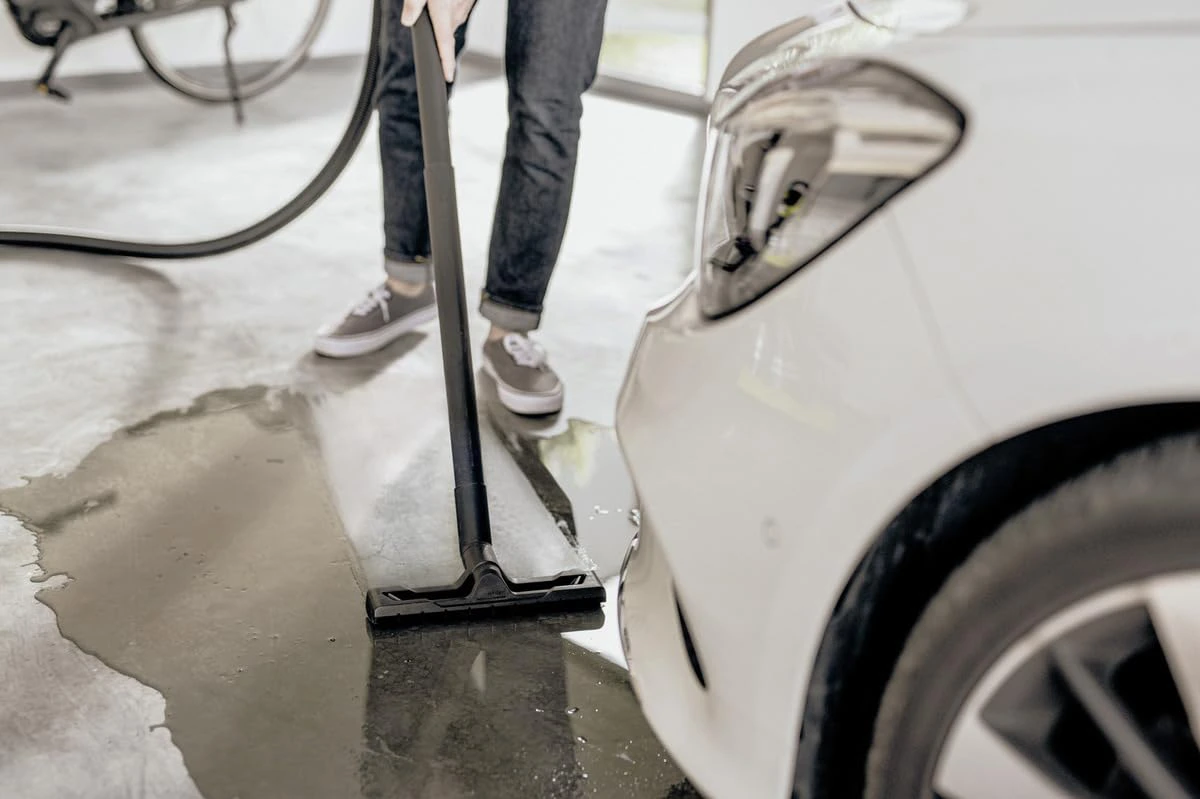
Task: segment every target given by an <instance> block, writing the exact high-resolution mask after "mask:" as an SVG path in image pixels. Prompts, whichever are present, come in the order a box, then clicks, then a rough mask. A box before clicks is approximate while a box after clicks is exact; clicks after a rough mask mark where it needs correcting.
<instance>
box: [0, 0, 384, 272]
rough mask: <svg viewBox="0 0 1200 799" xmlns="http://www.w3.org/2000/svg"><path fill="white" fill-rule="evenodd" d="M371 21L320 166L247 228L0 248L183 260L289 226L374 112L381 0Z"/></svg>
mask: <svg viewBox="0 0 1200 799" xmlns="http://www.w3.org/2000/svg"><path fill="white" fill-rule="evenodd" d="M374 5H375V8H374V11H373V12H372V20H371V42H370V46H369V47H368V49H367V64H366V68H365V72H364V73H363V81H362V88H361V89H360V90H359V94H358V100H357V101H355V104H354V113H353V114H352V115H351V117H350V124H349V125H347V127H346V132H345V133H343V134H342V138H341V141H339V142H338V145H337V147H336V148H335V149H334V151H333V155H331V156H330V157H329V160H328V161H326V162H325V166H323V167H321V171H320V172H318V173H317V175H316V177H314V178H313V179H312V180H311V181H310V182H309V184H308V185H307V186H305V187H304V189H302V190H301V192H300V193H299V194H297V195H296V196H295V197H294V198H293V199H292V200H290V201H289V202H288V203H287V204H286V205H284V206H283V207H282V208H280V209H279V210H278V211H276V212H275V213H273V214H271V215H270V216H268V217H267V218H266V219H263V220H261V221H259V222H256V223H255V224H253V225H251V226H250V227H247V228H244V229H242V230H239V231H237V232H235V233H230V234H228V235H226V236H221V237H220V238H216V239H208V240H207V241H190V242H183V243H179V244H156V243H151V242H139V241H119V240H117V239H106V238H101V237H98V236H80V235H77V234H72V233H52V232H50V231H45V230H0V246H10V247H28V248H34V249H42V250H64V251H68V252H81V253H88V254H91V255H114V256H121V257H125V258H150V259H154V260H183V259H187V258H206V257H209V256H213V255H222V254H224V253H227V252H232V251H233V250H239V249H241V248H242V247H246V246H249V245H251V244H254V243H256V242H259V241H262V240H263V239H265V238H266V237H267V236H270V235H271V234H272V233H275V232H277V231H279V230H280V229H281V228H283V227H285V226H287V225H289V224H291V223H292V222H293V221H295V219H296V218H297V217H299V216H300V215H301V214H302V213H304V212H305V211H307V210H308V209H309V208H310V207H311V206H312V205H313V203H315V202H316V201H317V200H319V199H321V197H322V195H324V194H325V192H327V191H329V188H330V187H331V186H332V185H333V184H334V182H335V181H336V180H337V179H338V177H339V176H340V175H341V174H342V172H343V171H345V169H346V166H347V165H348V164H349V163H350V159H351V158H352V157H353V156H354V153H355V151H356V150H357V149H358V145H359V144H360V143H361V142H362V138H363V135H364V134H365V133H366V132H367V127H368V126H369V125H370V122H371V114H372V112H373V111H374V110H375V90H376V88H377V86H378V82H379V54H380V47H381V43H380V39H381V34H382V25H383V11H382V0H375V4H374Z"/></svg>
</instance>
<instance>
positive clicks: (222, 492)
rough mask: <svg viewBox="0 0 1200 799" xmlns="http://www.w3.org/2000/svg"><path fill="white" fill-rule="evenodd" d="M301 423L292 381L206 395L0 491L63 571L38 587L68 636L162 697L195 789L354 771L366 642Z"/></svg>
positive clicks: (280, 790)
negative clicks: (51, 471) (55, 582)
mask: <svg viewBox="0 0 1200 799" xmlns="http://www.w3.org/2000/svg"><path fill="white" fill-rule="evenodd" d="M305 418H306V406H305V403H304V401H303V400H302V399H301V398H299V397H296V396H294V395H291V394H287V393H283V392H278V393H274V392H269V391H267V390H265V389H261V388H255V389H246V390H239V391H227V392H218V393H215V394H210V395H208V396H206V397H204V398H202V399H200V400H198V401H197V402H196V403H195V404H194V405H193V406H192V407H190V408H188V409H186V410H184V411H181V412H172V413H165V414H160V415H158V416H155V417H153V418H151V419H149V420H147V421H145V422H143V423H141V424H138V425H136V426H134V427H131V428H129V429H127V430H125V431H124V432H122V433H120V434H118V435H117V436H115V437H114V438H113V439H111V440H110V441H109V442H107V443H105V444H103V445H101V446H100V447H98V448H97V449H96V450H95V451H93V452H92V453H91V454H90V455H89V456H88V457H87V458H85V459H84V461H83V462H82V463H81V464H80V465H79V467H78V468H77V469H76V470H75V471H74V472H72V473H71V474H69V475H67V476H66V477H63V478H61V479H60V478H56V477H44V478H39V479H36V480H34V481H32V482H31V483H30V484H28V485H26V486H24V487H21V488H17V489H13V490H9V491H5V492H0V508H2V509H4V510H5V511H7V512H10V513H12V514H13V515H15V516H17V517H18V518H21V519H23V520H25V521H26V523H27V526H29V527H31V528H32V529H35V530H36V531H37V533H38V545H39V549H40V553H41V557H40V563H41V566H42V569H43V571H44V573H45V574H46V575H56V574H64V575H67V576H68V577H69V578H70V579H69V582H67V583H66V584H65V585H64V586H63V587H61V588H58V589H53V590H44V591H42V592H41V593H40V594H39V599H41V600H42V601H43V602H45V603H46V604H47V605H49V606H50V607H51V608H53V609H54V611H55V613H56V614H57V616H58V623H59V627H60V629H61V631H62V633H63V635H64V636H66V637H67V638H69V639H70V640H72V641H74V642H75V643H76V644H77V645H78V646H79V647H80V648H81V649H83V650H84V651H86V652H89V653H91V654H94V655H95V656H96V657H98V658H100V659H101V660H103V661H104V662H105V663H106V664H108V665H109V666H111V667H112V668H114V669H116V670H117V671H120V672H122V673H124V674H128V675H130V676H132V677H134V678H136V679H138V680H139V681H141V682H143V683H145V684H147V685H150V686H152V687H153V688H155V689H157V690H158V691H160V692H161V693H162V694H163V695H164V696H165V697H166V700H167V706H166V724H167V726H168V727H169V729H170V730H171V733H172V736H173V738H174V740H175V742H176V744H177V745H178V746H179V747H180V749H181V750H182V752H183V754H184V759H185V762H186V764H187V767H188V769H189V771H190V772H191V774H192V777H193V779H194V780H195V782H196V784H197V785H198V786H199V788H200V790H201V791H202V792H203V793H204V794H205V796H208V797H233V796H239V795H240V796H265V795H284V796H348V795H351V793H352V787H353V786H355V785H357V782H358V779H357V767H358V750H359V743H360V740H361V729H362V723H363V718H364V709H363V708H364V693H365V692H364V684H365V682H366V675H367V671H368V669H369V666H370V658H371V646H370V639H369V637H368V636H367V633H366V630H365V629H364V626H363V604H362V594H361V592H360V589H359V586H358V584H357V582H356V580H355V576H354V571H353V566H352V564H353V558H352V555H351V553H350V551H349V549H348V547H347V545H346V543H345V540H344V538H343V537H342V534H341V526H340V522H339V520H338V517H337V514H336V513H334V511H333V509H332V505H331V503H330V500H329V497H328V492H327V490H326V487H325V482H324V479H323V477H322V474H321V470H320V466H319V464H318V463H316V462H315V455H314V451H313V448H312V447H311V446H310V443H309V442H308V441H307V440H306V434H305V432H304V430H305Z"/></svg>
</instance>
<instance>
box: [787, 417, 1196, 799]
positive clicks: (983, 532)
mask: <svg viewBox="0 0 1200 799" xmlns="http://www.w3.org/2000/svg"><path fill="white" fill-rule="evenodd" d="M1197 429H1200V400H1196V401H1188V402H1172V403H1154V404H1145V405H1134V406H1126V407H1117V408H1112V409H1108V410H1103V411H1097V412H1092V413H1086V414H1082V415H1076V416H1071V417H1066V418H1062V419H1059V420H1057V421H1053V422H1051V423H1048V424H1044V425H1041V426H1038V427H1035V428H1031V429H1028V430H1025V431H1022V432H1020V433H1017V434H1015V435H1013V436H1011V437H1010V438H1007V439H1005V440H1003V441H1000V442H998V443H994V444H991V445H989V446H988V447H986V448H984V449H983V450H981V451H979V452H977V453H975V454H973V455H971V456H970V457H968V458H966V459H965V460H963V461H962V462H960V463H959V464H957V465H956V466H954V467H953V468H951V469H949V470H948V471H946V472H945V473H944V474H942V475H941V476H940V477H938V478H936V479H935V480H933V481H932V482H931V483H929V484H928V485H927V486H926V487H925V488H924V489H923V490H921V491H920V492H919V493H917V494H916V496H914V497H913V499H912V500H911V501H910V502H908V504H907V505H905V507H904V508H903V509H902V510H900V511H899V513H897V514H896V515H895V516H894V517H892V519H891V521H890V522H889V523H888V524H887V525H886V526H884V528H883V529H882V530H881V531H880V532H879V533H878V534H877V535H876V536H875V537H874V539H873V541H872V542H871V543H870V545H869V546H868V547H867V550H866V552H865V554H864V555H863V557H862V558H861V559H860V560H859V562H858V564H857V566H856V568H855V569H854V571H853V573H852V574H851V576H850V578H849V579H848V580H847V582H846V583H845V585H844V586H843V589H842V592H841V594H840V596H839V597H838V601H837V603H836V605H835V607H834V609H833V612H832V613H831V615H830V617H829V618H828V619H827V621H826V626H825V631H824V634H823V635H822V639H821V643H820V646H819V648H818V651H817V655H816V659H815V661H814V663H813V668H812V672H811V674H810V677H809V681H808V687H807V692H806V697H805V701H804V712H803V717H802V719H801V733H800V740H799V743H798V745H797V754H796V769H795V773H794V788H793V794H792V795H793V797H794V799H824V798H825V797H830V796H834V797H852V796H858V795H861V793H862V787H863V786H862V779H863V767H864V764H865V758H866V753H867V749H868V747H869V746H870V741H871V734H872V732H873V729H874V721H875V713H876V710H877V708H878V705H879V701H880V699H881V698H882V695H883V690H884V688H885V686H886V684H887V681H888V679H889V678H890V676H891V672H892V668H893V666H894V665H895V663H896V660H897V659H898V657H899V654H900V651H901V649H902V647H903V645H904V643H905V641H906V640H907V638H908V633H909V632H910V631H911V629H912V627H913V625H914V624H915V623H916V621H917V619H918V618H919V617H920V615H921V613H922V612H923V610H924V608H925V607H926V605H927V604H928V603H929V601H930V599H931V598H932V597H933V596H934V595H935V594H936V593H937V591H938V590H939V589H940V587H941V586H942V584H943V583H944V582H945V580H946V579H947V577H949V575H950V574H951V572H953V570H954V569H955V568H956V567H957V565H958V564H960V563H962V561H963V560H964V559H965V558H966V557H967V556H968V555H969V554H970V553H971V551H972V550H974V548H975V547H976V546H977V545H978V544H979V543H981V542H982V541H984V540H985V539H986V538H987V537H988V536H989V535H991V534H992V533H993V532H995V530H996V529H998V528H999V527H1000V525H1001V524H1002V523H1003V522H1004V521H1006V520H1007V519H1009V518H1011V517H1012V516H1013V515H1015V514H1016V513H1018V512H1019V511H1021V510H1023V509H1024V508H1026V507H1028V506H1029V505H1030V504H1031V503H1033V502H1034V501H1036V500H1037V499H1039V498H1040V497H1042V496H1044V495H1046V494H1047V493H1049V492H1050V491H1052V490H1053V489H1054V488H1055V487H1056V486H1058V485H1061V484H1062V483H1063V482H1065V481H1067V480H1070V479H1072V478H1074V477H1077V476H1079V475H1080V474H1082V473H1084V472H1086V471H1088V470H1089V469H1090V468H1092V467H1093V466H1096V465H1099V464H1100V463H1103V462H1105V461H1108V460H1111V459H1112V458H1113V457H1115V456H1117V455H1119V454H1120V453H1122V452H1126V451H1128V450H1131V449H1136V448H1138V447H1140V446H1143V445H1145V444H1147V443H1150V442H1152V441H1155V440H1158V439H1161V438H1166V437H1169V436H1171V435H1175V434H1179V433H1182V432H1185V431H1189V430H1197ZM826 719H837V720H838V723H836V724H826V723H825V721H826Z"/></svg>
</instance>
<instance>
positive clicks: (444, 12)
mask: <svg viewBox="0 0 1200 799" xmlns="http://www.w3.org/2000/svg"><path fill="white" fill-rule="evenodd" d="M431 11H436V12H438V13H434V14H432V16H433V35H434V38H436V39H437V49H438V55H440V56H441V57H442V72H444V73H445V74H446V83H453V82H454V70H455V67H456V63H455V58H454V31H455V30H457V29H458V26H457V25H455V24H454V11H453V9H450V8H446V7H445V6H442V7H439V8H434V9H431Z"/></svg>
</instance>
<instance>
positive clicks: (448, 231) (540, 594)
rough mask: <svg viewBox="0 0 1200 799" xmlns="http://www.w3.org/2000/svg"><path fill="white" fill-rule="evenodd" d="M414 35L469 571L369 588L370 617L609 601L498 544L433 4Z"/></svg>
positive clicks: (426, 617) (575, 576) (596, 584)
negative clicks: (518, 575)
mask: <svg viewBox="0 0 1200 799" xmlns="http://www.w3.org/2000/svg"><path fill="white" fill-rule="evenodd" d="M412 35H413V61H414V63H415V66H416V73H417V100H418V103H419V105H420V111H421V114H420V115H421V142H422V149H423V151H424V155H425V197H426V203H427V205H428V207H429V236H430V241H431V244H432V247H433V264H434V267H433V268H434V278H435V284H436V286H437V292H436V293H437V309H438V323H439V326H440V329H441V334H442V366H443V368H444V370H445V374H446V400H447V406H448V410H449V415H450V453H451V456H452V459H453V462H454V506H455V515H456V521H457V524H458V542H459V552H460V553H461V555H462V562H463V570H464V571H463V575H462V577H461V578H459V580H458V582H457V583H455V584H453V585H448V586H439V587H433V588H407V587H392V588H381V589H373V590H371V591H368V593H367V616H368V618H369V619H370V620H371V621H372V622H374V623H380V622H385V621H392V622H405V621H407V622H415V621H435V620H436V621H451V620H452V618H451V617H455V616H457V617H462V618H465V617H468V616H478V615H485V614H496V613H503V612H526V613H536V612H539V611H540V612H550V611H554V612H565V611H574V610H582V609H587V608H596V607H599V605H600V604H601V603H602V602H604V599H605V595H604V586H602V585H601V584H600V581H599V580H598V579H596V576H595V575H594V574H592V573H591V572H586V571H578V570H577V571H568V572H562V573H560V574H557V575H554V576H553V577H548V578H546V579H542V580H532V581H516V580H513V579H511V578H510V577H508V575H506V574H505V573H504V569H503V568H501V566H500V564H499V563H497V562H496V556H495V552H494V551H493V550H492V530H491V520H490V514H489V513H488V501H487V486H486V485H485V484H484V481H483V458H482V455H481V448H480V443H479V411H478V408H477V406H476V402H475V372H474V367H473V366H472V364H471V336H470V332H469V330H468V327H467V299H466V291H465V289H464V287H463V271H462V242H461V239H460V235H459V227H458V200H457V198H456V196H455V186H454V167H453V165H452V163H451V158H450V126H449V109H448V102H447V91H446V83H445V78H444V76H443V74H442V65H441V59H440V58H439V57H438V51H437V44H436V42H435V40H434V34H433V24H432V23H431V22H430V20H429V14H428V12H425V13H422V14H421V17H420V19H418V20H417V23H416V25H415V26H414V27H413V34H412Z"/></svg>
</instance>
